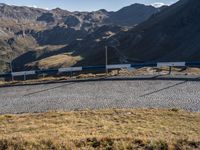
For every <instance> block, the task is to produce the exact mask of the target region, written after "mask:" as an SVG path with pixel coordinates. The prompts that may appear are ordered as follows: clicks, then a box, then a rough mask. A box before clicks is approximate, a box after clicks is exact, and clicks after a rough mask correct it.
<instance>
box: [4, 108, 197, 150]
mask: <svg viewBox="0 0 200 150" xmlns="http://www.w3.org/2000/svg"><path fill="white" fill-rule="evenodd" d="M199 124H200V114H199V113H191V112H185V111H182V110H177V109H171V110H158V109H134V110H131V109H130V110H118V109H112V110H98V111H92V110H87V111H71V112H49V113H41V114H22V115H1V116H0V139H2V140H0V149H1V147H2V145H3V146H7V147H14V146H19V147H24V149H37V148H39V147H44V149H49V148H50V147H54V148H55V149H62V148H63V149H64V148H66V149H70V148H71V149H93V148H99V149H177V150H178V149H200V143H199V142H200V126H199Z"/></svg>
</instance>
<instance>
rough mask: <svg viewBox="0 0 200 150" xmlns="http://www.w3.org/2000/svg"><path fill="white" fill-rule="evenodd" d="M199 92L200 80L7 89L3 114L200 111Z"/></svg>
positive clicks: (1, 101)
mask: <svg viewBox="0 0 200 150" xmlns="http://www.w3.org/2000/svg"><path fill="white" fill-rule="evenodd" d="M195 78H197V77H195ZM199 91H200V80H197V81H188V80H159V79H157V80H153V79H152V80H115V81H111V80H108V81H88V82H65V83H55V84H41V85H29V86H15V87H4V88H0V113H1V114H5V113H28V112H45V111H51V110H78V109H86V108H88V109H101V108H141V107H142V108H143V107H144V108H181V109H185V110H189V111H200V92H199Z"/></svg>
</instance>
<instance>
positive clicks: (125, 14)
mask: <svg viewBox="0 0 200 150" xmlns="http://www.w3.org/2000/svg"><path fill="white" fill-rule="evenodd" d="M159 11H160V9H159V8H155V7H153V6H146V5H143V4H137V3H136V4H133V5H131V6H127V7H124V8H122V9H120V10H119V11H117V12H114V13H111V15H110V17H109V18H107V20H106V22H108V23H111V24H117V25H122V26H130V25H137V24H140V23H141V22H143V21H144V20H147V19H148V18H149V17H150V16H151V15H153V14H156V13H158V12H159ZM133 18H134V19H133Z"/></svg>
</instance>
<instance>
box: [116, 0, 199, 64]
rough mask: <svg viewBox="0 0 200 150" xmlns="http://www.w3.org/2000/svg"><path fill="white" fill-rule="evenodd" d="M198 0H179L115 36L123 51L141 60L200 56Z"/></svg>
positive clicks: (178, 59) (186, 58) (195, 58)
mask: <svg viewBox="0 0 200 150" xmlns="http://www.w3.org/2000/svg"><path fill="white" fill-rule="evenodd" d="M199 8H200V1H199V0H180V1H179V2H177V3H176V4H174V5H172V6H170V7H168V8H165V9H164V10H163V11H162V12H160V13H157V14H155V15H154V16H153V17H151V18H150V19H149V20H147V21H145V22H143V23H142V24H140V25H138V26H137V27H135V28H134V29H132V30H130V31H128V32H126V33H124V34H123V35H122V34H119V35H117V36H116V38H117V39H118V40H119V41H120V43H121V45H120V47H118V48H119V49H120V50H121V52H122V53H124V55H126V56H128V57H131V58H133V59H137V60H140V61H199V60H200V43H199V39H200V19H199V18H200V9H199Z"/></svg>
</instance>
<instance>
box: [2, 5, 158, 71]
mask: <svg viewBox="0 0 200 150" xmlns="http://www.w3.org/2000/svg"><path fill="white" fill-rule="evenodd" d="M159 11H160V9H159V8H154V7H152V6H145V5H142V4H133V5H131V6H128V7H125V8H122V9H121V10H119V11H117V12H108V11H106V10H103V9H102V10H99V11H94V12H69V11H67V10H62V9H60V8H56V9H53V10H44V9H39V8H31V7H19V6H10V5H6V4H1V5H0V72H2V71H7V70H9V63H10V62H11V61H12V60H14V61H13V62H12V63H13V66H14V68H15V69H16V70H24V69H27V68H24V67H25V66H27V65H28V66H30V64H31V66H33V64H35V65H37V64H38V63H35V62H38V61H39V60H38V59H40V58H41V59H47V58H48V57H52V56H53V55H54V54H57V55H58V54H62V55H63V53H65V54H66V51H69V50H68V48H66V47H65V46H66V45H73V43H77V42H78V43H79V42H80V43H81V41H86V40H90V41H95V40H97V41H98V40H99V42H100V41H101V40H102V39H105V37H103V36H105V32H106V34H108V35H109V34H112V35H114V34H116V33H118V32H120V31H121V30H122V28H123V27H119V26H126V28H127V29H129V28H132V27H134V26H135V25H137V24H139V23H141V22H143V21H145V20H146V19H148V18H149V17H150V16H152V15H153V14H156V13H158V12H159ZM124 16H126V17H124ZM138 16H140V17H138ZM117 20H118V21H117ZM104 26H106V28H107V29H109V31H108V30H107V29H105V27H104ZM101 27H102V28H101ZM101 29H102V30H101ZM123 30H124V28H123ZM97 32H98V34H96V33H97ZM100 32H102V33H100ZM93 33H94V34H93ZM99 35H102V37H99ZM97 38H98V39H97ZM84 46H87V45H84ZM55 47H56V48H55ZM60 47H65V50H63V48H62V50H60ZM94 51H96V50H95V49H94ZM32 52H34V54H37V57H36V58H37V59H33V58H34V57H33V55H32ZM47 54H48V55H47ZM76 54H78V53H77V52H76ZM67 55H70V57H71V52H70V54H69V53H68V54H67ZM23 56H26V59H25V60H27V61H25V62H26V63H25V64H22V62H23V61H24V60H23V61H21V60H20V59H19V58H21V57H23ZM56 58H57V57H56ZM83 59H85V58H83ZM50 60H52V59H50ZM65 61H67V60H65ZM79 61H80V60H79ZM79 61H78V62H79ZM75 62H76V61H75ZM78 62H77V63H78ZM27 63H28V64H27ZM19 64H20V65H19ZM67 64H71V63H67ZM78 64H80V63H78ZM71 65H74V63H73V64H71ZM58 66H62V64H59V65H58ZM34 67H36V68H37V67H38V66H34ZM49 67H50V66H49ZM53 67H57V66H56V65H54V66H53ZM46 68H48V66H46ZM29 69H31V68H30V67H29Z"/></svg>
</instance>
